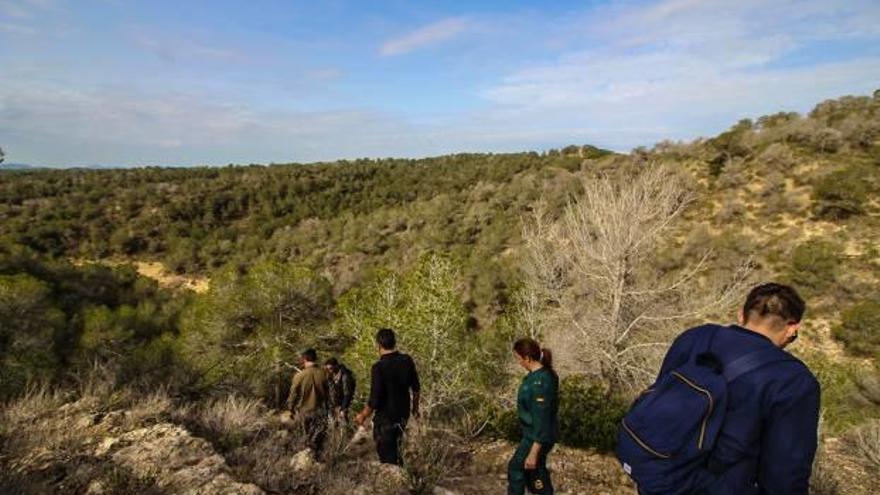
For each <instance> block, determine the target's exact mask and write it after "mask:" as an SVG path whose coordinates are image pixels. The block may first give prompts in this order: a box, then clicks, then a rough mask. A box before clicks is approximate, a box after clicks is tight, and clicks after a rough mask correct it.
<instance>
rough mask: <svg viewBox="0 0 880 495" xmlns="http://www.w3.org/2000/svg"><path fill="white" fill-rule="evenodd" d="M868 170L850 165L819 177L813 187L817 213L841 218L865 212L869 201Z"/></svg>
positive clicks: (823, 216) (837, 218)
mask: <svg viewBox="0 0 880 495" xmlns="http://www.w3.org/2000/svg"><path fill="white" fill-rule="evenodd" d="M865 174H866V170H865V169H863V168H862V167H850V168H847V169H844V170H839V171H837V172H832V173H830V174H828V175H826V176H825V177H823V178H821V179H819V181H818V182H817V183H816V184H815V186H814V188H813V200H814V209H815V212H816V215H818V216H819V217H822V218H827V219H831V220H840V219H844V218H848V217H851V216H853V215H860V214H863V213H864V212H865V203H866V202H867V201H868V185H867V182H866V181H865Z"/></svg>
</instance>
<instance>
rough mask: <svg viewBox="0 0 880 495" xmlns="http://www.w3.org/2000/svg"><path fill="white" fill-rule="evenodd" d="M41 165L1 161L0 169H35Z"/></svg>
mask: <svg viewBox="0 0 880 495" xmlns="http://www.w3.org/2000/svg"><path fill="white" fill-rule="evenodd" d="M38 168H41V167H36V166H34V165H28V164H26V163H0V170H34V169H38Z"/></svg>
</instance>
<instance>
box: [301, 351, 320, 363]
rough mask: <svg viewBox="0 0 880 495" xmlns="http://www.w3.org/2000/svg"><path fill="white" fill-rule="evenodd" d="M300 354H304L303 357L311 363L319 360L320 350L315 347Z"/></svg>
mask: <svg viewBox="0 0 880 495" xmlns="http://www.w3.org/2000/svg"><path fill="white" fill-rule="evenodd" d="M300 356H302V358H303V359H305V360H306V361H308V362H310V363H314V362H315V361H317V360H318V351H316V350H314V349H306V350H304V351H302V354H300Z"/></svg>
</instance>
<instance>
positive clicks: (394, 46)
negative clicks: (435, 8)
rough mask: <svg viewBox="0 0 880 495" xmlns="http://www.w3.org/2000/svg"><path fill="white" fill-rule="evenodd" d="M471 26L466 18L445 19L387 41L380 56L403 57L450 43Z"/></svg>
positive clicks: (380, 49) (380, 50)
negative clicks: (439, 44) (435, 45)
mask: <svg viewBox="0 0 880 495" xmlns="http://www.w3.org/2000/svg"><path fill="white" fill-rule="evenodd" d="M470 26H471V21H470V20H469V19H468V18H466V17H451V18H448V19H443V20H440V21H437V22H435V23H432V24H428V25H427V26H423V27H421V28H419V29H416V30H415V31H412V32H410V33H407V34H405V35H403V36H400V37H397V38H393V39H390V40H387V41H385V43H383V44H382V46H381V48H379V54H381V55H383V56H393V55H403V54H406V53H410V52H412V51H415V50H418V49H420V48H424V47H426V46H430V45H434V44H437V43H441V42H444V41H448V40H450V39H452V38H455V37H456V36H458V35H460V34H462V33H464V32H465V31H466V30H467V29H468V28H469V27H470Z"/></svg>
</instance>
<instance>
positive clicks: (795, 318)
mask: <svg viewBox="0 0 880 495" xmlns="http://www.w3.org/2000/svg"><path fill="white" fill-rule="evenodd" d="M806 309H807V304H806V303H805V302H804V300H803V299H802V298H801V296H799V295H798V293H797V291H796V290H794V289H793V288H791V287H789V286H787V285H782V284H776V283H768V284H762V285H759V286H757V287H755V288H754V289H752V290H751V291H750V292H749V295H748V296H746V302H745V304H743V319H744V320H745V321H746V322H748V321H749V320H751V319H752V318H761V319H764V318H767V317H775V318H777V319H779V320H782V324H783V325H785V324H789V323H800V321H801V319H802V318H803V317H804V311H806Z"/></svg>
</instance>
